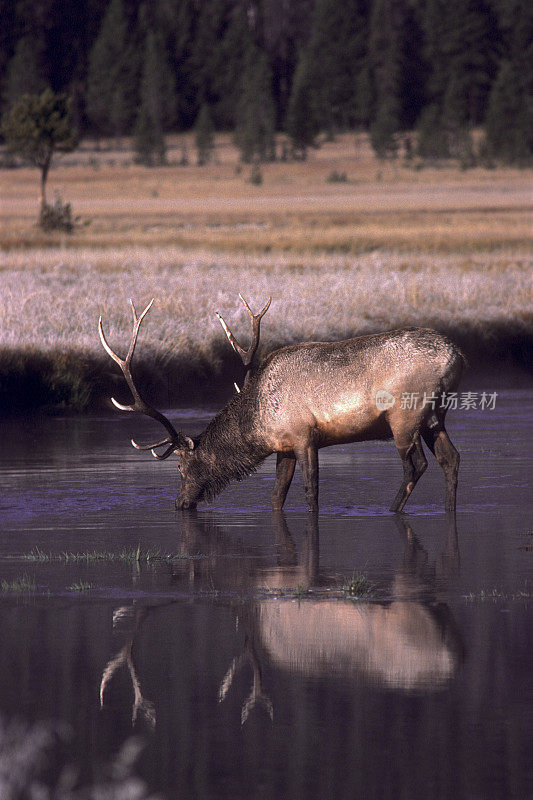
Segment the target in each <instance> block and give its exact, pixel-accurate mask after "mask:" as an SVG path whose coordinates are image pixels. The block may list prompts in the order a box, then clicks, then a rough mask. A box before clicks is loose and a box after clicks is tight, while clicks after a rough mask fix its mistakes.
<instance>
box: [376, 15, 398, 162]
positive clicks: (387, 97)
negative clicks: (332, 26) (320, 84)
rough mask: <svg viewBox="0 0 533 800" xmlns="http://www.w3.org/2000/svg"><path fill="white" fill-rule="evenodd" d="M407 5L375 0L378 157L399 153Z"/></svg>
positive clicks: (388, 156)
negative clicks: (403, 33) (401, 36)
mask: <svg viewBox="0 0 533 800" xmlns="http://www.w3.org/2000/svg"><path fill="white" fill-rule="evenodd" d="M403 11H404V6H403V4H401V3H398V2H395V0H376V2H375V4H374V7H373V9H372V17H371V21H370V37H369V61H370V64H371V68H372V73H373V80H374V85H375V87H376V99H375V114H374V119H373V121H372V124H371V126H370V141H371V143H372V147H373V148H374V150H375V152H376V155H377V156H378V158H391V157H394V156H395V155H396V153H397V142H396V134H397V133H398V131H399V128H400V113H401V97H400V88H401V84H400V79H401V73H400V65H401V39H400V31H401V28H402V23H403Z"/></svg>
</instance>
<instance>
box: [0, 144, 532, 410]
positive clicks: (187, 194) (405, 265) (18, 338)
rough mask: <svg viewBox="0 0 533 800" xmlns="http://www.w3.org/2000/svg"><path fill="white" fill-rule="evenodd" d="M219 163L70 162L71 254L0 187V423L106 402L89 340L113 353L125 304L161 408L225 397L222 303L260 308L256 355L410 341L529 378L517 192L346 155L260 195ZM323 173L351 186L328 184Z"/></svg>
mask: <svg viewBox="0 0 533 800" xmlns="http://www.w3.org/2000/svg"><path fill="white" fill-rule="evenodd" d="M177 154H178V151H172V152H171V158H172V157H176V156H177ZM94 158H96V162H94V161H93V162H92V164H93V165H92V166H91V162H90V159H94ZM110 159H111V160H113V162H114V163H113V164H112V165H110V164H107V165H106V163H105V162H106V161H109V160H110ZM218 161H219V163H218V164H215V165H213V166H211V167H209V168H207V169H205V168H198V167H194V166H191V167H178V166H169V167H166V168H162V169H157V170H147V169H145V168H141V167H137V166H134V165H132V164H131V154H130V153H129V152H128V151H122V152H120V153H110V152H108V151H104V152H101V153H100V154H98V155H97V156H95V154H94V152H91V151H81V152H77V153H74V154H72V155H71V156H70V157H69V161H67V160H66V159H65V162H64V163H63V165H62V166H61V167H59V168H58V169H56V170H55V171H54V172H53V173H52V179H51V189H52V188H54V187H55V188H58V189H60V191H61V193H62V195H63V197H64V199H65V200H69V201H70V202H72V204H73V207H74V212H75V213H81V214H82V216H84V217H91V219H92V224H91V225H90V226H88V227H83V228H81V229H80V230H79V231H77V232H76V233H75V234H74V235H73V236H70V237H69V236H67V235H62V236H61V235H51V234H48V235H45V234H43V233H42V232H40V231H39V230H38V229H37V228H36V227H35V225H34V217H35V213H36V193H37V177H38V176H37V172H36V171H35V170H16V171H4V172H3V173H1V174H0V176H1V179H2V183H3V187H2V194H3V202H2V205H1V207H0V221H1V224H2V228H1V231H0V244H1V245H3V248H2V250H0V373H1V374H0V410H2V408H3V409H4V410H5V409H6V408H7V407H9V406H13V405H14V406H15V407H16V406H17V404H20V405H24V404H26V405H29V406H35V405H40V404H41V403H45V402H52V403H57V402H60V403H64V404H66V405H67V406H70V407H73V406H76V407H78V408H82V407H85V406H86V405H88V404H91V403H94V402H95V401H99V399H100V398H101V396H102V395H103V394H107V393H108V392H109V391H110V389H111V388H112V384H113V382H114V380H115V377H113V376H116V371H114V369H113V366H112V365H111V364H110V362H109V360H108V359H107V357H106V356H105V354H104V353H103V351H102V349H101V347H100V344H99V342H98V338H97V333H96V325H97V320H98V316H99V314H103V316H104V319H105V322H106V329H107V330H108V332H109V338H110V341H111V343H112V344H113V346H115V347H116V348H117V349H119V350H121V349H124V347H125V344H126V342H127V340H128V338H129V330H130V318H129V311H128V306H127V301H128V298H129V297H133V298H134V299H135V300H136V301H137V303H138V305H139V306H141V305H142V304H143V303H145V302H148V300H149V299H150V298H151V297H155V298H156V301H157V302H156V304H155V305H154V308H153V310H152V312H151V314H150V318H149V319H148V320H147V322H146V330H145V332H143V334H142V336H141V340H140V342H139V349H138V355H137V356H136V358H137V369H138V373H141V379H146V380H147V381H148V382H149V384H150V387H151V390H153V391H154V393H155V395H158V396H159V397H160V398H162V401H163V402H164V403H165V404H167V405H170V404H172V403H176V402H179V401H180V400H182V399H184V397H186V396H189V397H190V396H191V395H192V396H193V397H195V398H199V397H200V396H202V395H203V394H204V393H205V390H206V388H207V389H208V390H209V391H211V393H213V391H214V390H215V389H216V388H218V389H219V390H230V387H231V380H232V379H233V377H234V375H236V374H238V362H236V358H235V356H234V355H233V354H232V352H231V350H230V348H229V345H228V344H227V342H226V341H225V339H224V337H223V334H222V332H221V330H220V328H219V327H218V324H217V322H216V320H215V317H214V311H215V310H219V311H220V312H221V313H222V314H223V315H224V316H225V318H226V319H227V321H228V322H229V324H230V326H231V327H232V328H233V329H234V330H235V333H236V335H237V336H239V334H241V335H242V337H243V338H245V337H246V335H247V332H248V331H247V321H246V319H245V317H244V315H243V312H242V309H241V307H240V304H239V303H238V300H237V294H238V292H239V291H241V292H243V294H244V295H245V296H246V297H247V298H248V299H249V300H250V302H251V303H252V304H255V305H256V306H259V305H261V304H263V303H264V301H265V299H266V298H267V297H268V296H269V295H272V296H273V298H274V300H273V304H272V308H271V310H270V311H269V314H268V317H267V318H266V319H265V323H264V326H263V331H264V333H263V346H264V349H265V350H269V349H271V348H272V347H274V346H277V345H280V344H285V343H289V342H295V341H302V340H306V339H335V338H343V337H346V336H350V335H356V334H358V333H365V332H373V331H377V330H384V329H387V328H392V327H399V326H404V325H412V324H417V325H430V326H433V327H436V328H438V329H440V330H443V331H445V332H448V333H449V334H451V335H452V336H453V337H454V338H455V339H457V340H458V341H459V343H460V344H462V345H463V347H464V348H465V349H466V350H467V352H469V353H470V355H471V356H472V355H474V357H475V361H476V364H479V363H482V362H485V363H487V364H488V363H493V362H494V361H495V359H496V360H497V359H498V358H504V357H508V356H511V357H514V358H515V359H516V360H518V361H519V362H524V361H527V358H528V357H529V355H530V352H531V343H532V340H533V331H532V329H533V309H532V303H531V298H532V291H531V290H532V287H531V275H532V272H533V271H532V266H533V263H532V262H533V258H532V256H531V235H532V226H531V213H530V212H531V192H530V175H529V174H527V173H520V172H518V171H511V170H505V171H483V170H473V171H471V172H468V173H461V172H459V171H457V170H454V169H451V168H443V169H440V170H437V169H432V170H429V169H428V170H423V171H422V172H415V171H414V170H407V169H404V168H401V167H397V168H395V167H393V166H392V165H385V166H382V167H380V166H379V164H377V163H376V162H375V161H374V159H373V158H372V156H371V154H370V153H369V151H368V148H367V145H366V142H363V141H362V140H361V141H360V142H359V144H358V150H357V153H356V149H355V148H354V144H353V137H349V138H348V137H344V138H342V139H340V140H339V141H338V142H336V143H332V144H328V145H326V146H324V147H323V148H322V149H321V150H319V151H316V152H313V153H312V154H311V158H310V161H309V162H308V163H306V164H302V163H298V164H280V163H275V164H271V165H267V166H266V167H265V168H264V176H265V180H264V183H263V185H262V186H260V187H254V186H251V185H250V184H249V183H247V182H246V175H247V171H248V170H249V168H245V169H244V170H243V172H242V173H241V174H236V172H235V167H236V163H237V157H236V153H235V151H234V150H233V149H232V148H231V147H230V146H229V144H228V141H227V139H224V138H220V139H219V142H218ZM83 162H85V163H83ZM98 165H99V166H98ZM333 170H336V171H337V172H339V173H342V172H346V173H347V175H348V177H349V179H350V180H351V183H348V184H345V183H340V184H339V183H334V184H332V183H328V181H327V177H328V175H330V174H331V172H332V171H333ZM378 171H380V172H381V178H380V180H376V177H377V172H378ZM230 373H231V374H230Z"/></svg>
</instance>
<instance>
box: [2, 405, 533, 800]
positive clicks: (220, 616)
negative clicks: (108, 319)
mask: <svg viewBox="0 0 533 800" xmlns="http://www.w3.org/2000/svg"><path fill="white" fill-rule="evenodd" d="M207 418H208V414H207V413H204V414H203V415H202V413H201V412H199V411H190V412H188V413H185V414H184V413H182V414H180V415H179V419H180V421H181V422H183V420H185V422H184V426H183V427H184V428H185V430H186V432H188V433H193V432H197V431H198V430H199V429H200V428H201V427H202V425H203V424H205V422H206V420H207ZM139 428H141V432H142V431H143V430H144V431H145V432H146V433H147V436H148V437H149V436H150V435H151V432H152V431H153V428H152V427H151V423H150V422H149V421H147V422H144V421H142V420H139V419H133V418H130V417H125V418H123V417H121V416H120V415H117V416H116V417H112V418H111V417H110V418H105V419H95V418H91V419H63V418H43V419H42V420H33V421H31V422H27V423H23V422H22V423H21V422H17V423H9V424H3V426H2V451H1V455H0V469H1V480H2V497H1V500H0V521H1V528H2V529H1V534H0V580H2V581H3V582H4V583H3V584H2V586H3V591H2V592H1V593H0V635H1V642H2V647H1V648H0V670H1V674H2V682H1V683H0V714H1V715H2V717H3V720H4V722H5V721H8V720H10V719H13V718H15V717H16V718H20V719H22V720H25V721H28V722H35V721H38V720H51V719H54V720H61V721H65V722H67V723H69V724H70V726H71V728H72V738H71V740H70V743H69V744H68V748H67V750H68V752H67V754H66V756H65V757H66V758H67V760H71V761H76V762H78V763H79V764H80V765H81V773H80V781H82V782H83V781H89V782H90V781H94V780H98V778H99V776H100V775H101V773H102V770H103V769H104V767H103V765H104V764H105V763H106V762H107V761H109V758H110V757H111V756H112V755H113V754H115V753H116V752H117V751H118V750H119V749H120V747H121V746H122V745H123V743H124V742H125V741H127V740H128V739H129V738H130V737H131V736H132V733H135V734H138V735H140V736H141V738H142V739H143V741H144V742H145V749H144V751H143V753H142V755H141V756H140V759H139V762H138V765H137V771H138V773H139V775H140V776H141V777H142V778H143V779H144V780H146V781H147V782H148V784H149V786H150V787H151V788H152V789H153V790H157V791H158V792H160V793H161V795H162V796H163V797H165V798H178V797H179V798H189V797H190V798H196V797H197V798H213V799H214V798H217V799H218V798H252V797H253V798H255V797H261V798H263V797H264V798H298V799H300V798H365V800H366V798H372V799H374V798H376V799H379V798H398V799H402V798H405V799H406V800H416V799H417V798H424V800H426V799H427V798H465V800H467V799H468V800H472V799H477V798H479V800H489V799H491V798H494V800H496V799H497V800H501V798H516V799H517V800H523V799H525V798H528V797H531V796H533V782H532V777H533V776H532V767H531V764H532V759H531V749H530V745H531V741H532V725H531V718H532V710H533V703H532V700H533V691H532V683H531V672H532V660H531V655H532V651H533V645H532V643H531V630H532V626H531V622H532V615H531V604H532V598H531V586H532V578H533V569H532V560H533V552H532V550H533V515H532V512H531V486H530V477H531V449H530V448H531V440H532V436H531V434H532V431H533V393H532V392H529V391H525V390H517V391H513V392H511V391H509V392H504V393H500V394H499V396H498V402H497V407H496V410H495V411H492V412H489V411H483V412H482V411H474V410H470V411H462V412H455V413H450V415H449V425H448V428H449V431H450V434H451V437H452V440H453V441H454V443H455V444H456V446H457V447H458V449H459V450H460V452H461V456H462V463H461V471H460V483H459V495H458V509H459V510H458V514H457V522H456V526H455V525H454V524H453V522H451V521H450V520H447V519H446V518H445V516H444V513H443V512H442V507H443V497H444V482H443V478H442V474H441V472H440V470H439V468H438V466H437V465H436V464H435V463H434V461H433V459H432V461H431V463H430V468H429V469H428V470H427V472H426V474H425V475H424V476H423V477H422V479H421V481H420V482H419V484H418V485H417V487H416V490H415V492H414V494H413V497H412V498H411V500H410V501H409V503H408V505H407V506H406V511H408V513H407V514H405V515H401V516H395V515H392V514H390V513H389V512H388V510H387V509H388V506H389V504H390V501H391V499H392V498H393V497H394V494H395V492H396V489H397V488H398V485H399V483H400V476H401V466H400V462H399V459H398V457H397V454H396V452H395V450H394V448H393V446H392V445H391V444H389V443H375V442H374V443H365V444H357V445H353V446H352V445H350V446H345V447H337V448H331V449H329V450H324V451H321V454H320V467H321V479H320V500H321V510H320V514H319V515H318V517H316V516H314V515H311V514H308V513H307V511H306V509H305V505H304V502H303V493H302V489H301V483H300V481H299V476H297V479H295V482H294V486H293V487H292V488H291V491H290V493H289V497H288V500H287V504H286V509H285V514H284V515H283V516H281V515H272V513H271V511H270V508H269V494H270V489H271V485H272V481H273V477H274V462H273V460H268V461H267V462H266V463H265V464H264V465H263V467H262V468H261V469H260V470H259V471H258V472H257V473H256V474H255V475H253V476H251V477H250V478H248V479H246V480H245V481H244V482H242V483H240V484H236V485H234V486H232V487H230V488H228V489H227V490H226V491H225V492H224V493H223V494H222V495H220V497H219V498H217V500H216V501H215V502H214V503H212V504H211V505H209V506H205V507H203V508H202V509H201V510H199V511H198V513H196V514H183V515H180V514H177V513H176V512H175V511H174V510H173V503H174V497H175V494H176V489H177V473H176V468H175V464H173V463H172V460H168V461H166V462H164V463H162V464H161V463H157V462H155V461H153V460H152V459H151V458H149V456H147V455H146V454H139V453H138V452H135V451H134V450H133V449H131V448H130V447H129V445H128V441H129V438H130V436H131V435H133V434H134V433H135V434H136V436H137V438H140V436H139ZM137 551H138V552H139V557H138V558H136V557H135V555H134V554H135V553H136V552H137ZM65 553H68V554H76V553H77V554H79V553H85V554H93V553H100V554H101V558H100V559H96V558H86V559H85V561H83V560H79V559H77V558H73V557H72V555H70V556H69V557H68V558H67V557H66V556H65V555H62V554H65ZM29 554H30V555H33V558H34V559H35V558H39V559H40V561H35V560H33V561H32V560H28V558H27V556H28V555H29ZM121 554H122V557H121ZM147 554H148V555H149V556H151V557H150V558H148V559H147V558H146V556H147ZM22 577H24V578H25V580H26V583H27V590H26V591H22V592H21V591H18V592H15V591H13V590H12V589H13V588H14V587H15V584H16V583H17V581H20V579H21V578H22Z"/></svg>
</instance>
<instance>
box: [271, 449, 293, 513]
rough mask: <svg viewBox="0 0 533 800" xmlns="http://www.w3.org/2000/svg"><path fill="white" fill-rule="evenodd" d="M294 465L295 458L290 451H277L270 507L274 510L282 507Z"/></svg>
mask: <svg viewBox="0 0 533 800" xmlns="http://www.w3.org/2000/svg"><path fill="white" fill-rule="evenodd" d="M295 466H296V458H295V456H294V455H292V453H291V454H289V453H278V455H277V460H276V480H275V481H274V488H273V489H272V508H273V509H274V510H275V511H279V509H281V508H283V503H284V502H285V498H286V497H287V492H288V491H289V486H290V485H291V481H292V476H293V475H294V467H295Z"/></svg>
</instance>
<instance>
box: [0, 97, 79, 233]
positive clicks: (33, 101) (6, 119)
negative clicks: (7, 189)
mask: <svg viewBox="0 0 533 800" xmlns="http://www.w3.org/2000/svg"><path fill="white" fill-rule="evenodd" d="M70 106H71V101H70V98H69V97H67V96H66V95H64V94H54V92H53V91H52V90H51V89H45V90H44V92H42V94H40V95H37V94H25V95H23V96H22V97H21V98H20V100H19V101H18V102H17V103H15V105H14V106H13V107H12V108H11V109H10V110H9V111H8V112H6V114H4V116H3V118H2V133H3V135H4V138H5V140H6V143H7V148H8V150H9V151H10V152H11V153H14V154H15V155H18V156H21V157H22V158H24V159H25V160H26V161H29V163H30V164H33V166H35V167H38V168H39V169H40V170H41V210H40V217H39V219H40V222H41V223H42V221H43V220H44V219H45V217H46V209H47V203H46V181H47V178H48V172H49V170H50V166H51V164H52V159H53V156H54V153H56V152H60V153H68V152H70V151H72V150H74V149H75V147H76V146H77V136H76V132H75V131H74V129H73V127H72V122H71V108H70Z"/></svg>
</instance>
